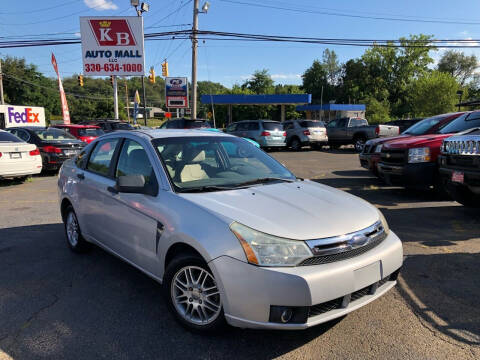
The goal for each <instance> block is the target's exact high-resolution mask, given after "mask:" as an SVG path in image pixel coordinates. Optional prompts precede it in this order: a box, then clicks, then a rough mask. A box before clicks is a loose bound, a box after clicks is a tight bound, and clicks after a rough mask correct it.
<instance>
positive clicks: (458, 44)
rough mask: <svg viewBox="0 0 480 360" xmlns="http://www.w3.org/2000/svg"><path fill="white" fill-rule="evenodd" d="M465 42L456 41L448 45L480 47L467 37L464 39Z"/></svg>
mask: <svg viewBox="0 0 480 360" xmlns="http://www.w3.org/2000/svg"><path fill="white" fill-rule="evenodd" d="M463 40H465V42H461V41H458V42H452V43H450V44H449V45H454V46H467V47H468V46H480V42H479V41H474V40H473V38H471V37H467V38H465V39H463Z"/></svg>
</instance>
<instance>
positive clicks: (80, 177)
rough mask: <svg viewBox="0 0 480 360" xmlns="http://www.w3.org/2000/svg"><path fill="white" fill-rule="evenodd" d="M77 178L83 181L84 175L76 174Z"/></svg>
mask: <svg viewBox="0 0 480 360" xmlns="http://www.w3.org/2000/svg"><path fill="white" fill-rule="evenodd" d="M77 177H78V178H79V179H80V180H83V179H85V175H84V174H77Z"/></svg>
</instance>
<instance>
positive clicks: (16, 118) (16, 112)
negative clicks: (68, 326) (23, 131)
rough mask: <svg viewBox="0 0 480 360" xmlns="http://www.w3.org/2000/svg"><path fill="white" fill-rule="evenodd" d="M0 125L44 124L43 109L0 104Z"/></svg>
mask: <svg viewBox="0 0 480 360" xmlns="http://www.w3.org/2000/svg"><path fill="white" fill-rule="evenodd" d="M0 123H3V124H0V127H5V128H9V127H15V126H17V127H18V126H41V127H44V126H45V109H44V108H42V107H33V106H15V105H0Z"/></svg>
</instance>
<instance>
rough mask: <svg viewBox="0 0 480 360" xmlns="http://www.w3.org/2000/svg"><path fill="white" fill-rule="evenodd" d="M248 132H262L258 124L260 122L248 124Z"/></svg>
mask: <svg viewBox="0 0 480 360" xmlns="http://www.w3.org/2000/svg"><path fill="white" fill-rule="evenodd" d="M248 130H250V131H255V130H260V125H259V124H258V122H251V123H249V124H248Z"/></svg>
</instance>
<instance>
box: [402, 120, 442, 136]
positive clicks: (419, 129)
mask: <svg viewBox="0 0 480 360" xmlns="http://www.w3.org/2000/svg"><path fill="white" fill-rule="evenodd" d="M443 119H445V116H433V117H431V118H427V119H424V120H422V121H420V122H418V123H416V124H415V125H412V126H410V127H409V128H408V129H407V130H405V131H404V132H403V133H404V134H406V135H424V134H425V133H426V132H427V131H428V130H430V129H431V128H432V127H433V126H435V125H437V124H438V123H439V122H440V121H442V120H443Z"/></svg>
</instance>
